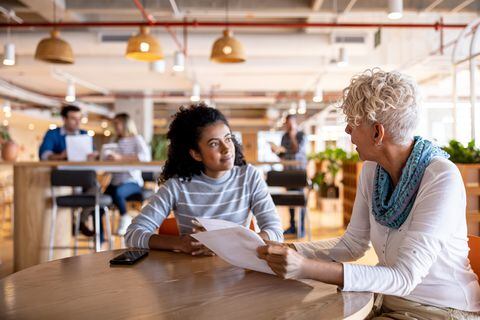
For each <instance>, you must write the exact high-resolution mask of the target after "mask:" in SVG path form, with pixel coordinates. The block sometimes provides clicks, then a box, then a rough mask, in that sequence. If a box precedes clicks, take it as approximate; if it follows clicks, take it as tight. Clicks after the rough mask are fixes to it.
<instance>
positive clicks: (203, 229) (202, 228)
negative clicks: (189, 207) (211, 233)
mask: <svg viewBox="0 0 480 320" xmlns="http://www.w3.org/2000/svg"><path fill="white" fill-rule="evenodd" d="M204 231H207V230H205V228H204V227H196V228H193V229H192V232H193V233H199V232H204Z"/></svg>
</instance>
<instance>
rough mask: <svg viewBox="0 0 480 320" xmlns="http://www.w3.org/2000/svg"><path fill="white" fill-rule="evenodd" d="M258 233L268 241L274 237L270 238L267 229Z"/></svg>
mask: <svg viewBox="0 0 480 320" xmlns="http://www.w3.org/2000/svg"><path fill="white" fill-rule="evenodd" d="M257 234H258V235H259V236H260V238H262V239H263V240H267V241H269V240H272V239H270V237H269V236H268V233H266V232H265V231H260V232H259V233H257Z"/></svg>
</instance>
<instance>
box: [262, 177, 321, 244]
mask: <svg viewBox="0 0 480 320" xmlns="http://www.w3.org/2000/svg"><path fill="white" fill-rule="evenodd" d="M267 185H268V186H269V187H284V188H286V189H294V190H286V191H283V192H270V194H271V195H272V199H273V203H274V204H275V205H276V206H286V207H293V208H304V209H305V223H306V226H305V227H306V228H305V229H306V231H307V237H308V240H310V239H311V238H312V235H311V229H310V217H309V214H308V206H307V200H308V193H309V191H310V189H311V187H310V183H309V181H308V179H307V172H306V171H305V170H284V171H269V172H267ZM296 212H298V217H299V219H298V220H297V221H298V224H297V225H298V227H297V237H300V235H301V230H302V227H303V226H302V219H301V216H300V215H301V214H300V210H296Z"/></svg>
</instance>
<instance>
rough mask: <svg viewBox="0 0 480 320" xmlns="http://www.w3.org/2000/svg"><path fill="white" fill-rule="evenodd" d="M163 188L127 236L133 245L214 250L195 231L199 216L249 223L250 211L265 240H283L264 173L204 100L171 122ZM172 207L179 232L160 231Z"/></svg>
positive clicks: (194, 251) (193, 251)
mask: <svg viewBox="0 0 480 320" xmlns="http://www.w3.org/2000/svg"><path fill="white" fill-rule="evenodd" d="M167 138H168V140H169V141H170V145H169V147H168V158H167V161H166V163H165V167H164V168H163V171H162V174H161V177H160V189H159V190H158V192H157V193H156V195H155V196H154V197H152V199H151V200H150V203H149V204H148V205H146V206H145V207H144V208H143V210H142V213H141V214H140V215H139V216H138V217H136V218H135V219H134V220H133V223H132V224H131V225H130V227H129V228H128V230H127V234H126V236H125V239H126V243H127V245H129V246H131V247H139V248H150V249H160V250H162V249H163V250H176V251H181V252H184V253H187V254H191V255H203V254H209V251H208V249H207V248H205V247H203V246H202V245H201V244H200V243H199V242H197V241H196V240H195V239H194V238H192V237H191V236H190V234H191V233H193V232H195V230H194V229H195V225H194V224H193V222H192V219H195V218H196V217H206V218H216V219H223V220H227V221H231V222H235V223H238V224H239V225H243V226H249V224H250V221H251V218H252V216H251V214H250V211H251V212H252V213H253V215H254V216H255V218H256V220H257V223H258V225H259V227H260V230H261V231H260V233H259V235H260V236H261V237H262V238H264V239H266V240H275V241H282V240H283V235H282V232H283V230H282V226H281V222H280V219H279V216H278V214H277V212H276V210H275V206H274V204H273V201H272V198H271V196H270V195H269V193H268V190H267V185H266V183H265V181H264V180H263V179H262V175H261V173H260V172H259V171H258V170H257V169H255V168H254V167H253V166H251V165H248V164H246V162H245V160H244V157H243V154H242V150H241V147H240V145H239V143H238V142H237V141H236V140H235V137H234V136H233V135H232V132H231V130H230V126H229V124H228V121H227V119H226V118H225V116H224V115H223V114H222V113H221V112H220V111H218V110H216V109H214V108H210V107H208V106H207V105H205V104H203V103H201V104H197V105H191V106H190V107H188V108H184V107H181V108H180V110H179V111H178V112H177V113H176V114H175V116H174V119H173V121H172V123H171V124H170V128H169V131H168V133H167ZM171 210H173V212H174V214H175V218H176V220H177V225H178V227H179V232H180V236H168V235H159V234H156V233H155V229H157V228H158V227H159V226H160V225H161V224H162V222H163V220H164V219H165V218H166V217H167V216H168V215H169V213H170V211H171Z"/></svg>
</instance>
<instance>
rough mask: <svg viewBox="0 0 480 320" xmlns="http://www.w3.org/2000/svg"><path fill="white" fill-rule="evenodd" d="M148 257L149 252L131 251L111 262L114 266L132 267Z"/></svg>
mask: <svg viewBox="0 0 480 320" xmlns="http://www.w3.org/2000/svg"><path fill="white" fill-rule="evenodd" d="M146 256H148V251H147V250H129V251H125V252H124V253H122V254H121V255H119V256H116V257H115V258H113V259H112V260H110V264H113V265H132V264H134V263H135V262H137V261H138V260H140V259H142V258H144V257H146Z"/></svg>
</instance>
